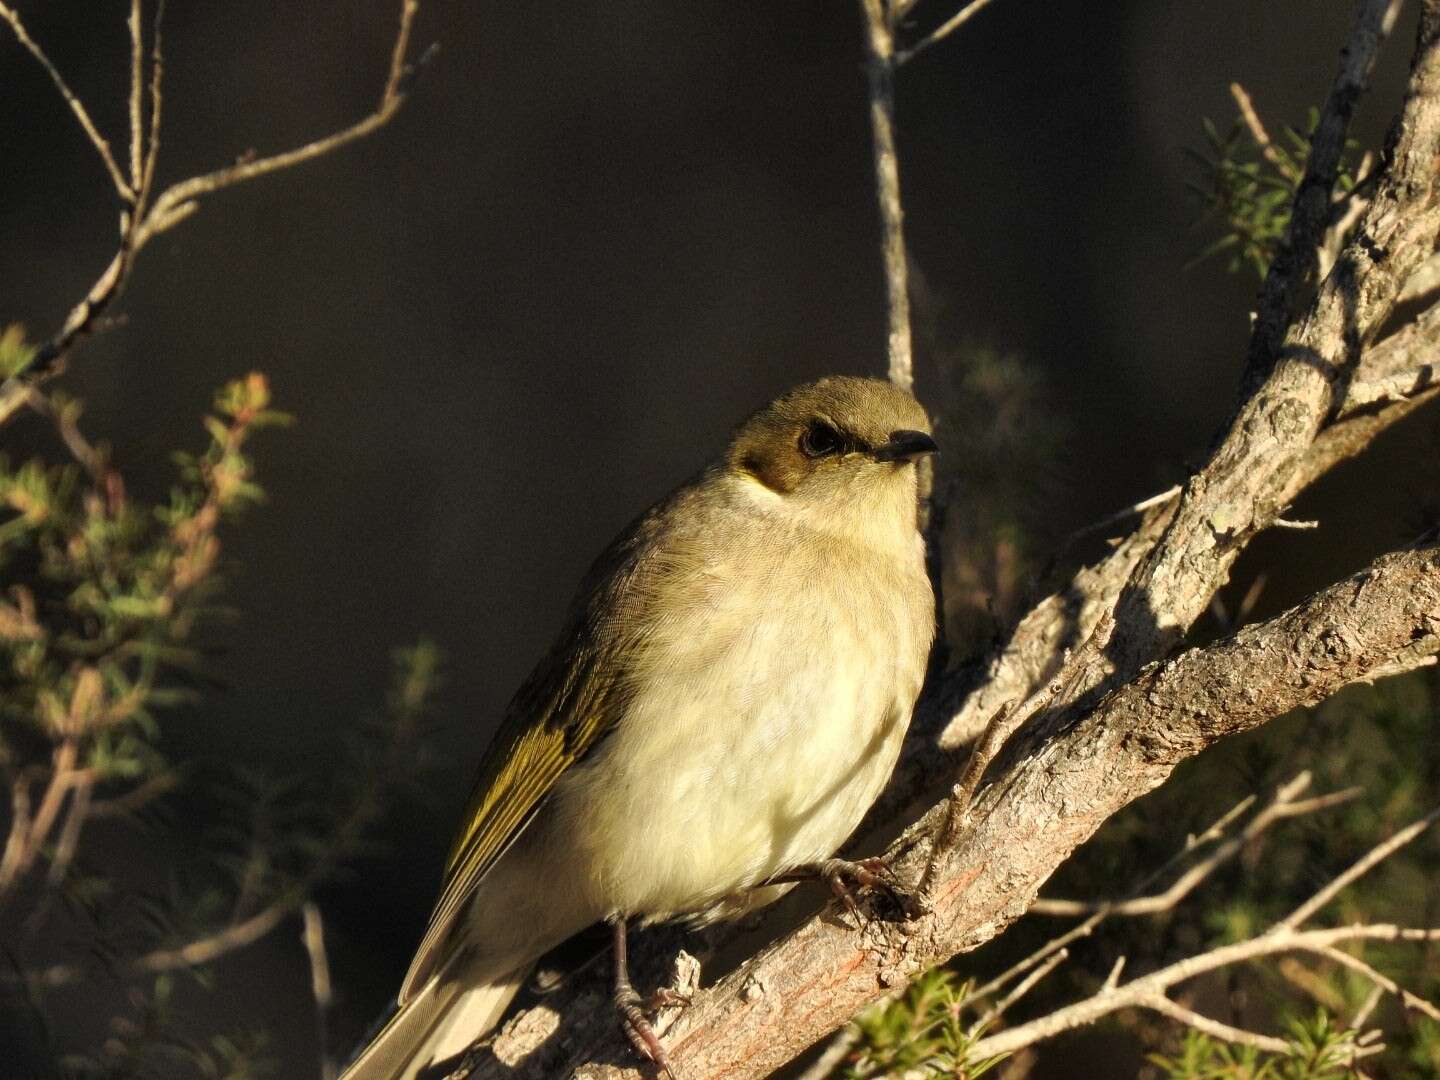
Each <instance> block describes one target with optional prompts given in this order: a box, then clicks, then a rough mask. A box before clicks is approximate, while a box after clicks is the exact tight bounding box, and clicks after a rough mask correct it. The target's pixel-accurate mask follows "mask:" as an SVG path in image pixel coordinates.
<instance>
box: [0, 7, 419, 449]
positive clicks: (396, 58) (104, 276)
mask: <svg viewBox="0 0 1440 1080" xmlns="http://www.w3.org/2000/svg"><path fill="white" fill-rule="evenodd" d="M419 6H420V4H419V0H402V2H401V8H400V23H399V28H398V30H397V32H396V37H395V44H394V47H393V48H392V50H391V54H390V63H389V67H388V73H387V77H386V81H385V85H384V87H383V89H382V91H381V94H380V101H379V103H378V105H377V106H376V108H375V109H374V111H372V112H371V113H369V114H368V115H366V116H365V117H363V118H362V119H361V120H359V121H357V122H356V123H354V124H352V125H351V126H349V127H347V128H344V129H343V130H341V131H337V132H334V133H332V134H330V135H328V136H326V137H324V138H322V139H317V140H315V141H314V142H311V143H307V144H306V145H304V146H301V147H297V148H295V149H293V150H289V151H286V152H284V153H280V154H275V155H273V156H271V157H265V158H260V159H258V160H256V161H248V162H240V163H237V164H235V165H231V166H227V167H226V168H223V169H217V170H215V171H213V172H210V173H206V174H204V175H201V176H195V177H191V178H190V179H188V180H182V181H180V182H179V183H176V184H174V185H172V186H171V187H169V188H167V189H166V190H165V191H164V192H163V193H161V195H160V196H159V197H158V198H156V199H155V201H154V203H153V204H151V205H149V206H148V208H147V206H146V205H145V204H144V201H143V200H141V197H140V193H139V192H137V191H135V190H132V189H131V188H130V186H129V185H127V184H126V183H125V180H124V177H123V176H121V174H120V170H119V167H118V166H117V165H116V164H115V160H114V157H113V155H111V153H110V150H109V147H108V145H106V144H105V142H104V140H103V139H101V138H100V137H99V134H98V132H96V133H95V134H94V135H93V137H92V141H95V142H96V145H97V149H100V150H101V153H102V157H103V158H104V160H105V161H106V164H107V167H108V168H109V170H110V171H111V174H112V178H113V179H114V180H115V182H116V184H117V188H118V190H120V191H121V193H122V195H123V196H124V198H125V201H126V202H129V203H132V204H135V205H134V206H133V208H132V213H131V214H130V215H129V216H128V219H127V224H126V228H125V231H124V235H123V236H122V238H121V244H120V249H119V251H117V252H116V253H115V255H114V256H113V257H112V258H111V260H110V262H109V264H108V265H107V266H106V267H105V269H104V271H103V272H102V273H101V274H100V276H99V278H97V279H96V281H95V284H94V285H92V286H91V287H90V291H89V292H88V293H87V294H86V295H85V298H84V299H83V300H81V301H80V303H78V304H77V305H75V307H74V308H72V309H71V310H70V312H69V314H68V315H67V316H66V318H65V321H64V323H63V324H62V326H61V328H60V330H59V332H57V333H56V334H55V335H54V336H53V337H51V338H50V340H49V341H47V342H45V343H44V344H42V345H41V346H40V347H39V348H38V349H36V351H35V355H34V356H33V358H32V359H31V361H30V364H29V366H28V368H27V369H26V370H25V371H23V372H19V373H15V374H12V375H11V376H10V377H9V378H7V379H6V380H5V381H4V383H3V384H0V424H3V423H5V421H7V420H8V419H9V418H10V417H11V416H12V415H14V413H15V411H16V410H17V409H18V408H19V407H20V406H21V405H22V404H24V402H25V393H26V389H27V385H33V384H34V383H35V382H38V381H39V380H41V379H43V378H45V377H48V376H49V375H53V374H54V373H55V371H56V370H57V369H58V368H59V367H60V366H61V365H62V364H63V362H64V358H65V355H66V353H67V352H68V351H69V349H70V348H71V347H73V346H74V345H75V344H76V342H77V341H79V340H80V339H81V338H82V337H84V336H85V335H86V334H88V333H90V332H91V331H92V330H93V329H94V328H95V325H96V320H97V317H98V316H99V315H100V313H101V312H103V311H104V310H105V309H106V307H107V306H108V305H109V304H110V303H111V302H112V301H113V300H114V299H115V297H116V296H117V295H119V293H120V292H121V290H122V289H123V288H124V286H125V282H126V280H127V279H128V277H129V273H130V268H131V266H132V265H133V263H134V260H135V257H136V256H137V255H138V254H139V252H140V251H141V249H143V248H144V247H145V245H146V244H147V243H149V242H150V241H151V240H153V239H154V238H155V237H156V236H158V235H160V234H161V233H163V232H166V231H168V230H170V229H172V228H174V227H175V226H176V225H178V224H179V223H180V222H182V221H184V220H185V219H186V218H187V217H189V216H190V215H191V214H192V213H194V212H195V210H196V209H197V208H198V206H199V203H198V200H199V199H200V198H202V197H203V196H205V195H209V194H211V193H213V192H215V191H219V190H221V189H222V188H227V187H231V186H233V185H235V184H239V183H243V182H245V181H247V180H252V179H255V178H256V177H259V176H264V175H266V174H269V173H273V172H278V171H280V170H282V169H287V168H290V167H292V166H295V165H298V164H300V163H302V162H305V161H310V160H312V159H314V158H317V157H321V156H322V155H325V154H328V153H330V152H331V151H334V150H337V149H339V148H340V147H342V146H344V145H346V144H347V143H350V142H354V141H355V140H356V139H360V138H363V137H364V136H366V135H368V134H370V133H371V132H373V131H375V130H376V129H377V128H380V127H382V126H383V125H384V124H386V123H388V122H389V120H390V118H391V117H392V116H394V114H395V112H396V111H397V110H398V109H399V108H400V106H401V105H402V104H403V103H404V100H405V94H406V91H407V89H408V85H407V82H408V78H409V76H410V74H411V72H412V70H413V69H412V66H411V65H410V64H409V63H408V62H407V59H406V58H407V55H408V51H409V47H410V37H411V30H412V28H413V26H414V21H415V15H416V13H417V12H418V10H419ZM133 12H134V9H133V8H132V15H133ZM162 13H163V3H160V4H157V7H156V12H155V29H154V33H153V43H152V65H153V66H152V71H151V92H150V96H151V101H150V106H151V120H150V141H149V146H148V147H147V148H146V151H145V158H144V160H143V161H142V163H141V164H140V166H139V176H140V186H141V188H142V190H143V192H144V194H145V197H146V198H147V199H148V195H149V189H150V185H151V184H152V183H153V180H154V175H155V157H156V155H157V153H158V148H159V125H160V110H161V101H162V98H161V92H160V91H161V76H162V66H161V52H160V18H161V15H162ZM0 16H3V17H4V18H5V19H6V20H7V21H8V22H10V24H11V26H12V27H13V28H14V30H15V33H16V34H17V36H19V37H20V39H21V41H22V42H23V43H25V44H26V47H27V48H29V49H30V51H31V52H32V53H33V54H34V55H35V56H36V58H37V59H39V60H40V62H41V63H42V64H44V66H45V68H46V70H47V71H50V72H51V76H52V79H53V80H54V81H55V83H56V85H57V87H59V89H60V91H61V93H62V94H63V95H64V96H65V98H66V100H67V101H69V102H71V103H72V108H73V109H75V110H76V115H77V116H79V117H81V121H82V124H84V125H85V126H86V130H87V131H93V130H94V126H93V124H90V122H89V115H88V113H86V112H85V110H84V106H83V105H81V103H80V102H79V100H78V99H77V98H75V96H74V94H73V93H71V92H70V90H69V87H68V86H66V85H65V83H64V80H63V79H61V77H60V75H59V73H58V71H56V69H55V67H54V65H53V64H52V63H51V62H50V59H49V57H47V56H46V55H45V54H44V52H43V51H42V50H41V49H40V48H39V46H38V45H36V44H35V43H34V41H33V40H31V39H30V37H29V35H28V34H26V33H25V29H24V26H23V25H22V24H21V23H20V21H19V18H18V16H16V15H15V13H14V12H13V11H12V10H11V9H10V8H9V7H8V6H6V5H5V3H4V2H3V0H0ZM133 40H134V39H133V36H132V60H133V56H134V50H133ZM427 55H428V54H427ZM423 59H424V58H423V57H422V60H423ZM142 66H143V65H142ZM133 75H134V71H133V68H132V86H133ZM133 104H134V97H133V92H132V130H133V118H134V109H133Z"/></svg>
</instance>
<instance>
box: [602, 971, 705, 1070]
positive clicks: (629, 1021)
mask: <svg viewBox="0 0 1440 1080" xmlns="http://www.w3.org/2000/svg"><path fill="white" fill-rule="evenodd" d="M666 992H667V991H665V990H657V991H656V992H655V995H654V998H659V997H661V996H662V995H663V994H665V993H666ZM654 998H652V1001H653V1000H654ZM645 1004H646V1003H645V1002H644V1001H643V1000H642V999H641V997H640V995H639V994H637V993H636V992H635V991H634V990H631V989H628V988H627V989H625V990H621V991H619V992H617V993H616V995H615V1008H616V1009H617V1010H619V1012H620V1026H621V1027H622V1028H624V1029H625V1035H626V1037H627V1038H628V1039H629V1040H630V1045H632V1046H633V1047H635V1049H636V1050H637V1051H638V1052H639V1053H640V1054H641V1055H643V1056H644V1057H646V1058H649V1059H650V1061H651V1062H653V1063H654V1064H655V1066H656V1068H658V1069H659V1070H660V1074H661V1075H662V1076H667V1077H669V1078H670V1080H678V1078H677V1077H676V1075H675V1070H674V1069H672V1068H671V1067H670V1058H669V1055H667V1054H666V1053H665V1047H664V1046H663V1045H662V1044H661V1042H660V1037H659V1036H658V1035H656V1034H655V1029H654V1027H652V1026H651V1024H650V1018H649V1017H648V1016H646V1015H645V1012H646V1010H645V1007H644V1006H645ZM672 1004H673V1002H672ZM686 1004H689V999H688V998H687V999H686ZM653 1007H654V1006H653V1005H652V1008H653Z"/></svg>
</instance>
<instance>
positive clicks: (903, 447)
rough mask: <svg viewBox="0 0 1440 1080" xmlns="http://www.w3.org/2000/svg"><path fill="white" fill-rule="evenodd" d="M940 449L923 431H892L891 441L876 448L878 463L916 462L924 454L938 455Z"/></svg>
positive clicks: (874, 452)
mask: <svg viewBox="0 0 1440 1080" xmlns="http://www.w3.org/2000/svg"><path fill="white" fill-rule="evenodd" d="M939 452H940V447H938V446H936V445H935V440H934V439H932V438H931V437H930V436H929V435H926V434H925V432H923V431H892V432H891V433H890V441H889V442H887V443H883V444H881V445H880V446H877V447H875V450H874V451H873V455H874V458H875V460H876V461H914V460H915V459H916V458H918V457H921V456H922V455H924V454H938V453H939Z"/></svg>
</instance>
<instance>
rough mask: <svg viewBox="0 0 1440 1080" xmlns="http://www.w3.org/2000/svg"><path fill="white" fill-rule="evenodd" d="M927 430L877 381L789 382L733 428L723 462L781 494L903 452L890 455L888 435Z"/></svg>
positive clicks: (915, 410)
mask: <svg viewBox="0 0 1440 1080" xmlns="http://www.w3.org/2000/svg"><path fill="white" fill-rule="evenodd" d="M929 432H930V419H929V417H927V416H926V415H925V410H924V409H923V408H921V407H920V403H919V402H918V401H916V400H915V398H914V397H913V396H912V395H910V394H909V393H907V392H906V391H904V390H901V389H900V388H899V387H897V386H895V385H894V384H892V383H888V382H884V381H883V380H880V379H865V378H858V377H855V376H848V375H837V376H832V377H830V378H826V379H821V380H819V381H818V382H813V383H806V384H805V385H803V386H797V387H796V388H795V389H793V390H791V391H789V392H788V393H786V394H785V395H783V396H782V397H779V398H777V399H776V400H774V401H772V402H771V403H770V404H769V405H767V406H765V407H764V408H763V409H761V410H760V411H758V412H756V413H754V414H753V415H752V416H750V417H749V418H748V419H747V420H745V421H744V423H742V424H741V425H740V427H739V428H738V429H737V430H736V432H735V437H734V439H733V440H732V441H731V444H730V449H729V452H728V453H727V454H726V463H727V465H728V466H729V467H731V468H733V469H738V470H740V471H742V472H744V473H747V474H749V475H750V476H753V477H754V478H755V479H756V480H759V481H760V482H761V483H762V484H764V485H765V486H766V487H768V488H770V489H771V490H773V491H776V492H779V493H781V494H789V493H790V492H792V491H795V490H796V489H797V488H799V487H800V486H801V485H803V484H804V483H805V482H806V480H808V479H811V478H819V477H821V476H824V475H826V474H830V473H834V472H836V471H848V469H847V466H848V467H849V469H860V468H862V467H864V466H865V465H866V464H869V465H874V464H876V463H878V462H886V461H893V460H896V459H897V458H900V457H907V456H908V454H900V453H895V452H893V448H894V447H895V440H896V436H897V435H899V436H907V437H912V438H914V437H919V436H924V435H928V434H929ZM926 441H928V440H926ZM919 449H920V450H921V452H923V450H924V447H923V446H922V447H919ZM929 449H934V446H933V444H930V446H929Z"/></svg>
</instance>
